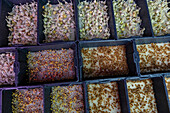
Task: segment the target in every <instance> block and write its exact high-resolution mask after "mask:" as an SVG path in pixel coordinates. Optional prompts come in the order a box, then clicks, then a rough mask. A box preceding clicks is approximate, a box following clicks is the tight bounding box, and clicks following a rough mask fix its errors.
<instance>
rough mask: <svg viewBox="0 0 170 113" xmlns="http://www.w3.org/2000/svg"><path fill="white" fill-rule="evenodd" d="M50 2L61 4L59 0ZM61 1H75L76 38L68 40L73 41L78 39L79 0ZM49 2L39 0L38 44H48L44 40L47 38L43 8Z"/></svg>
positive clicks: (67, 0) (58, 41)
mask: <svg viewBox="0 0 170 113" xmlns="http://www.w3.org/2000/svg"><path fill="white" fill-rule="evenodd" d="M49 1H50V4H52V5H57V4H59V2H58V1H57V0H49ZM59 1H60V2H62V3H64V1H66V2H69V3H70V1H72V3H73V10H74V22H75V32H74V40H70V41H67V42H71V41H72V42H73V41H77V40H78V39H77V38H78V35H79V34H78V24H77V23H78V22H77V21H78V17H77V14H78V12H77V1H76V0H59ZM47 3H48V0H39V1H38V44H39V45H44V44H47V43H46V42H45V43H44V42H43V40H45V34H44V33H43V31H44V26H43V25H44V22H43V19H44V17H43V15H42V14H43V11H44V9H43V8H42V7H43V6H44V5H46V4H47ZM61 42H65V41H63V40H57V41H53V42H48V43H61Z"/></svg>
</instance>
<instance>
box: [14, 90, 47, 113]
mask: <svg viewBox="0 0 170 113" xmlns="http://www.w3.org/2000/svg"><path fill="white" fill-rule="evenodd" d="M12 112H13V113H44V107H43V88H33V89H19V90H15V91H14V92H13V93H12Z"/></svg>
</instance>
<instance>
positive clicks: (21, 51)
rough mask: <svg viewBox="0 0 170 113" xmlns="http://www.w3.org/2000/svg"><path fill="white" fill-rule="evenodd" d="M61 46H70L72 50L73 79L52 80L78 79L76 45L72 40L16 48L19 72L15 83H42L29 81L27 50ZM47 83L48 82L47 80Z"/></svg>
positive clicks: (59, 47) (58, 48)
mask: <svg viewBox="0 0 170 113" xmlns="http://www.w3.org/2000/svg"><path fill="white" fill-rule="evenodd" d="M61 48H65V49H68V48H71V49H73V51H74V65H75V66H74V67H75V79H73V80H61V81H54V82H67V81H78V80H79V74H78V60H77V59H78V58H77V45H76V44H75V43H74V42H67V43H61V44H55V45H46V46H32V47H31V46H29V47H20V48H18V55H19V57H18V62H19V66H18V68H19V74H18V81H17V85H19V86H21V85H31V84H32V85H33V84H44V83H45V82H44V83H41V82H36V83H29V75H28V73H27V71H26V70H27V69H28V67H27V65H28V64H27V56H26V55H27V53H28V51H32V52H36V51H41V50H49V49H54V50H60V49H61ZM48 83H49V82H48Z"/></svg>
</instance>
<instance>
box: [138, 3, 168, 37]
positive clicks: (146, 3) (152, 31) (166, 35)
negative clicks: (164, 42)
mask: <svg viewBox="0 0 170 113" xmlns="http://www.w3.org/2000/svg"><path fill="white" fill-rule="evenodd" d="M139 1H140V0H139ZM145 1H146V6H147V10H148V14H149V19H150V24H151V26H152V22H151V21H152V20H151V15H150V13H149V8H148V3H147V0H145ZM152 1H154V0H152ZM167 2H170V0H167ZM168 7H169V8H170V3H168ZM169 11H170V10H169ZM144 15H145V14H144ZM152 33H153V36H154V37H162V36H165V37H166V36H170V34H166V35H161V36H155V35H154V31H153V27H152Z"/></svg>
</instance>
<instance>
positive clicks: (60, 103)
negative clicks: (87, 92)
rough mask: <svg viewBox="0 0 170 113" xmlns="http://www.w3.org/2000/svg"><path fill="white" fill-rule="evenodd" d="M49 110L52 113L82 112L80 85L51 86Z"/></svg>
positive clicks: (82, 101)
mask: <svg viewBox="0 0 170 113" xmlns="http://www.w3.org/2000/svg"><path fill="white" fill-rule="evenodd" d="M51 111H52V113H56V112H59V113H84V112H85V111H84V96H83V87H82V85H72V86H54V87H52V91H51Z"/></svg>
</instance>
